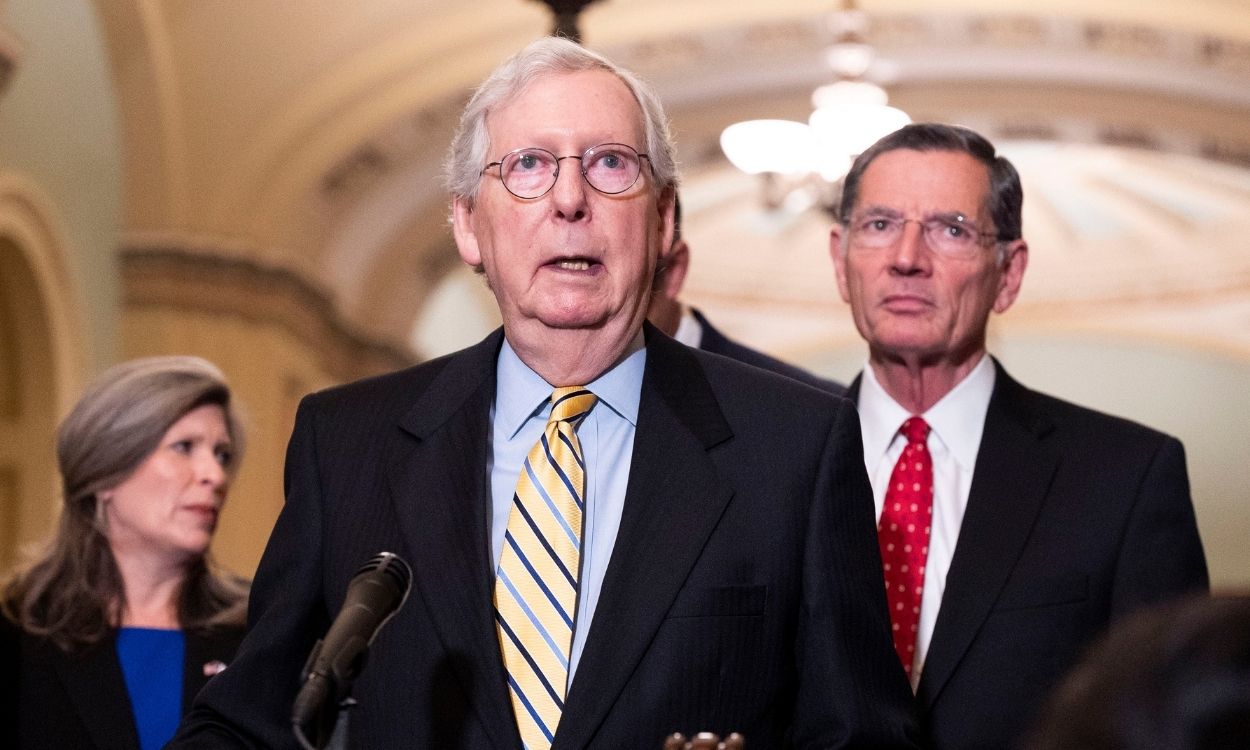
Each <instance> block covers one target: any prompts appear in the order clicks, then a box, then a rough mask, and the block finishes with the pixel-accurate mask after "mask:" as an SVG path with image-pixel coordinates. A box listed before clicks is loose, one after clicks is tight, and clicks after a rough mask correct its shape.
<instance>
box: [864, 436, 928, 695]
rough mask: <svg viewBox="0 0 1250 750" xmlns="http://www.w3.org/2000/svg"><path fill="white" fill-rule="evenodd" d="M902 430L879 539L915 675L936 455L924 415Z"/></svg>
mask: <svg viewBox="0 0 1250 750" xmlns="http://www.w3.org/2000/svg"><path fill="white" fill-rule="evenodd" d="M900 432H902V433H903V435H905V436H906V437H907V447H906V448H904V449H903V455H901V456H899V458H898V462H897V463H896V464H895V465H894V472H893V473H892V474H891V475H890V485H889V488H888V489H887V490H886V496H885V505H884V507H883V508H882V511H881V521H880V522H879V524H878V526H877V538H878V541H879V542H880V544H881V562H882V565H883V569H884V573H885V594H886V600H887V601H888V602H889V605H890V627H891V630H892V631H893V635H894V650H895V651H897V652H898V658H899V660H900V661H902V662H903V669H904V670H905V671H906V672H907V676H908V677H911V670H912V664H913V662H914V661H915V658H916V631H917V630H918V625H919V622H920V597H921V595H922V594H923V593H924V569H925V563H926V562H927V558H928V556H929V528H930V525H931V524H932V517H933V459H932V457H931V456H930V455H929V447H928V445H926V443H925V441H926V439H927V438H928V436H929V425H928V424H927V423H926V422H925V421H924V419H922V418H920V417H911V418H909V419H908V420H907V421H906V422H903V426H902V428H901V429H900Z"/></svg>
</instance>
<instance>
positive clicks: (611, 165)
mask: <svg viewBox="0 0 1250 750" xmlns="http://www.w3.org/2000/svg"><path fill="white" fill-rule="evenodd" d="M565 159H577V160H578V161H580V162H581V172H582V177H583V178H585V180H586V184H588V185H590V186H591V187H592V188H594V189H595V190H598V191H599V192H601V193H604V194H607V195H616V194H617V193H623V192H625V191H626V190H629V189H630V188H631V187H633V186H634V183H635V182H637V181H638V175H639V174H640V173H641V172H642V159H646V160H647V163H648V164H650V162H651V157H649V156H647V155H646V154H640V153H638V152H637V151H635V150H634V149H633V148H631V147H629V146H626V145H625V144H624V143H601V144H599V145H598V146H592V147H590V148H588V149H586V150H585V151H583V152H582V154H581V155H580V156H556V155H555V154H553V153H551V152H550V151H548V150H546V149H542V148H533V147H530V148H518V149H516V150H514V151H509V152H508V153H506V154H504V155H503V158H501V159H500V160H499V161H492V162H491V163H490V164H487V165H486V166H485V167H483V168H482V174H486V172H487V170H489V169H491V168H492V167H498V168H499V179H500V181H501V182H503V186H504V187H505V188H507V189H508V192H509V193H512V194H513V195H515V196H516V197H518V198H524V199H526V200H532V199H534V198H541V197H543V196H544V195H546V194H547V193H548V192H549V191H550V190H551V188H552V187H554V186H555V184H556V179H557V178H558V177H559V176H560V162H562V161H564V160H565Z"/></svg>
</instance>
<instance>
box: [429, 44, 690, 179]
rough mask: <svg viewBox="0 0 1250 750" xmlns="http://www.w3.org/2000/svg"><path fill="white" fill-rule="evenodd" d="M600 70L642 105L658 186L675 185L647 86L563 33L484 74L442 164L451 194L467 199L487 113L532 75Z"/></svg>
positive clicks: (485, 139) (484, 142)
mask: <svg viewBox="0 0 1250 750" xmlns="http://www.w3.org/2000/svg"><path fill="white" fill-rule="evenodd" d="M587 70H603V71H606V72H608V73H611V74H612V75H614V76H616V77H617V78H619V79H620V80H621V82H622V83H624V84H625V86H626V87H627V88H629V90H630V93H632V94H633V95H634V99H635V100H637V102H638V106H639V107H640V108H641V109H642V114H643V128H644V132H645V134H646V140H647V145H646V149H647V158H648V160H649V161H650V162H651V169H652V172H653V174H654V175H655V182H656V185H657V186H658V187H659V189H660V191H663V190H665V189H667V188H675V187H676V186H677V162H676V158H675V156H674V147H673V138H672V135H671V133H670V132H669V127H668V119H667V117H666V116H665V114H664V107H663V105H661V104H660V99H659V97H658V96H656V94H655V91H654V90H652V88H651V87H650V86H649V85H648V84H647V83H645V82H644V81H642V79H640V78H638V76H636V75H634V74H633V73H631V72H629V71H628V70H625V69H624V68H621V67H618V66H617V65H616V64H615V63H613V62H611V61H610V60H608V59H607V58H606V57H603V56H602V55H599V54H597V53H595V52H591V51H590V50H588V49H586V48H584V47H582V46H580V45H578V44H575V43H574V42H571V41H569V40H567V39H561V38H558V37H544V38H542V39H539V40H538V41H535V42H532V43H531V44H529V46H527V47H526V48H525V49H523V50H521V51H520V52H518V53H516V54H515V55H513V56H512V57H511V58H509V59H508V60H506V61H504V63H503V64H501V65H500V66H499V67H497V68H495V70H494V71H493V72H492V73H491V74H490V75H489V76H487V77H486V80H485V81H483V82H482V84H481V85H480V86H478V87H477V90H476V91H474V92H473V96H472V97H471V98H470V99H469V103H468V104H466V105H465V108H464V112H462V113H461V115H460V124H459V126H458V127H457V128H456V134H455V136H454V137H453V138H452V141H451V148H450V149H448V152H447V158H446V160H445V162H444V165H443V179H444V181H445V182H446V185H447V190H448V192H449V193H451V195H452V196H453V197H456V198H464V199H467V200H468V201H470V202H472V201H473V200H474V199H475V198H476V197H477V190H478V186H479V185H480V183H481V180H480V179H479V178H480V177H481V173H482V167H484V166H485V165H486V162H487V159H488V158H489V157H488V152H489V150H490V136H489V135H488V134H487V132H486V117H487V116H488V115H489V114H490V113H491V112H492V111H493V110H495V109H497V108H499V107H502V106H505V105H506V104H507V103H508V102H509V101H511V99H512V98H513V97H515V96H516V95H517V94H519V93H520V92H521V91H523V90H524V89H525V87H527V86H529V85H530V84H531V83H533V82H534V81H536V80H537V79H539V78H541V77H543V76H547V75H554V74H559V73H578V72H582V71H587Z"/></svg>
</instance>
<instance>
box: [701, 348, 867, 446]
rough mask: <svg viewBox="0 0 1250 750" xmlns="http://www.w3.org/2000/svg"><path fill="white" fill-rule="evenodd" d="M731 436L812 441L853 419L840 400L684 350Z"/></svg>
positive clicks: (809, 387) (745, 366)
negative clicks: (776, 436)
mask: <svg viewBox="0 0 1250 750" xmlns="http://www.w3.org/2000/svg"><path fill="white" fill-rule="evenodd" d="M688 351H689V352H690V356H691V359H692V360H693V361H694V362H695V363H696V365H697V367H698V369H699V371H700V372H701V373H702V376H703V377H704V378H705V379H706V381H707V384H708V386H709V389H710V391H711V393H712V394H713V396H714V398H715V400H716V403H717V405H718V407H719V409H720V411H721V413H722V414H723V415H724V417H725V419H726V420H727V421H728V422H729V423H730V424H731V425H732V426H733V430H734V432H735V434H738V435H749V434H793V435H806V436H807V437H808V438H809V439H816V437H817V434H819V433H824V434H827V433H828V432H829V431H831V430H832V429H833V428H834V424H835V423H845V422H846V421H847V420H849V419H854V420H855V424H856V425H858V417H857V416H856V414H855V407H854V404H852V403H851V402H850V401H848V400H847V399H846V398H844V397H842V396H841V395H837V394H834V393H833V392H830V391H828V390H825V389H822V388H817V387H815V386H813V385H810V384H809V383H806V382H803V381H800V380H797V379H794V378H791V377H787V376H785V375H781V374H779V373H776V372H773V371H771V370H765V369H762V368H759V367H756V366H754V365H748V364H745V363H743V362H740V361H738V360H735V359H731V358H729V357H724V356H721V355H718V354H714V353H710V352H705V351H702V350H698V349H688Z"/></svg>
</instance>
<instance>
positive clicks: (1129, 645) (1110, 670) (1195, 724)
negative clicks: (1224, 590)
mask: <svg viewBox="0 0 1250 750" xmlns="http://www.w3.org/2000/svg"><path fill="white" fill-rule="evenodd" d="M1025 747H1026V748H1027V749H1028V750H1223V749H1224V748H1228V749H1229V750H1232V748H1246V747H1250V597H1247V596H1217V597H1211V598H1208V597H1206V596H1200V597H1193V598H1189V599H1184V600H1180V601H1176V602H1171V603H1168V604H1164V605H1159V606H1156V607H1154V608H1151V609H1147V610H1143V611H1141V612H1138V613H1137V614H1135V615H1132V616H1130V617H1129V618H1128V619H1126V620H1124V621H1122V622H1120V623H1119V624H1117V625H1114V626H1113V627H1112V629H1111V631H1110V632H1109V634H1108V635H1107V636H1106V637H1104V638H1103V640H1101V641H1100V642H1099V643H1097V644H1096V645H1095V646H1094V647H1093V648H1092V649H1091V650H1090V651H1089V653H1088V654H1086V656H1085V658H1084V659H1083V660H1082V662H1081V663H1080V665H1078V666H1077V668H1076V669H1074V670H1073V671H1072V672H1071V673H1070V674H1069V675H1068V677H1067V678H1066V679H1065V680H1064V682H1063V683H1062V684H1061V685H1060V686H1059V688H1058V690H1056V692H1055V693H1054V694H1053V695H1052V696H1051V699H1050V701H1049V703H1048V704H1047V706H1046V707H1045V709H1044V710H1043V711H1042V713H1041V715H1040V717H1039V721H1038V722H1037V724H1036V725H1035V728H1034V730H1033V734H1032V737H1031V738H1030V739H1029V742H1028V743H1027V744H1026V745H1025Z"/></svg>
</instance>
